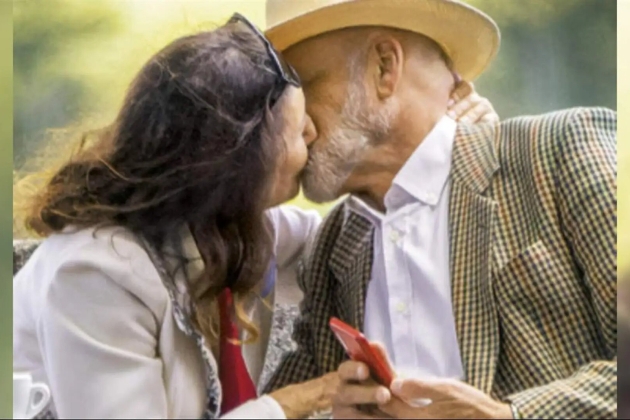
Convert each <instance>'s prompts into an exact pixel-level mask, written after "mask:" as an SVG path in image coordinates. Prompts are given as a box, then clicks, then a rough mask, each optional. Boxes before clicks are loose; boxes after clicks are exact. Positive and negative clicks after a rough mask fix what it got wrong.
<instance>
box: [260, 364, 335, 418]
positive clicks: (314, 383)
mask: <svg viewBox="0 0 630 420" xmlns="http://www.w3.org/2000/svg"><path fill="white" fill-rule="evenodd" d="M338 385H339V378H338V375H337V372H331V373H328V374H326V375H324V376H321V377H319V378H316V379H313V380H310V381H307V382H303V383H301V384H295V385H288V386H285V387H284V388H280V389H278V390H277V391H274V392H272V393H271V394H269V396H270V397H272V398H273V399H275V400H276V401H277V402H278V404H280V406H281V407H282V409H283V410H284V414H285V415H286V417H287V418H288V419H296V418H305V417H308V416H310V415H311V414H313V413H316V412H319V411H325V410H330V409H331V408H332V398H333V396H334V395H335V392H336V390H337V386H338Z"/></svg>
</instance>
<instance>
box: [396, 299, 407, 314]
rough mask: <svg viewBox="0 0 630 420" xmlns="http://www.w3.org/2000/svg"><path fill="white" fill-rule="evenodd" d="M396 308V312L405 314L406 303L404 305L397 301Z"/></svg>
mask: <svg viewBox="0 0 630 420" xmlns="http://www.w3.org/2000/svg"><path fill="white" fill-rule="evenodd" d="M396 310H397V311H398V312H400V313H401V314H406V313H407V305H405V303H404V302H398V303H397V304H396Z"/></svg>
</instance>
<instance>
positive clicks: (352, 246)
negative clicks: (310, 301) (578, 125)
mask: <svg viewBox="0 0 630 420" xmlns="http://www.w3.org/2000/svg"><path fill="white" fill-rule="evenodd" d="M344 210H345V218H346V220H345V223H344V224H343V226H342V231H341V232H340V234H339V236H338V237H337V240H336V242H335V244H334V246H333V249H332V252H331V255H330V260H329V267H330V269H331V271H332V272H333V275H334V276H335V279H336V280H337V282H338V293H337V294H336V299H337V302H336V304H337V305H336V306H337V308H338V311H339V316H340V318H341V319H342V320H343V321H345V322H347V323H349V324H350V325H353V326H354V327H355V328H357V329H358V330H359V331H362V330H363V315H364V307H365V295H366V291H367V286H368V283H369V282H370V278H371V275H372V253H373V249H372V239H373V234H374V228H373V227H372V224H371V223H370V221H369V220H367V219H365V218H364V217H362V216H359V215H358V214H356V213H354V212H352V211H351V210H350V209H349V208H348V206H346V207H345V209H344Z"/></svg>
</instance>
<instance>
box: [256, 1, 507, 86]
mask: <svg viewBox="0 0 630 420" xmlns="http://www.w3.org/2000/svg"><path fill="white" fill-rule="evenodd" d="M353 26H386V27H391V28H397V29H404V30H408V31H412V32H416V33H419V34H422V35H425V36H427V37H429V38H431V39H433V40H434V41H435V42H437V43H438V44H439V45H440V46H441V47H442V48H443V49H444V51H445V52H446V54H448V56H449V57H450V58H451V60H452V61H453V64H454V65H455V70H456V71H457V72H458V73H459V74H460V75H461V77H462V78H463V79H464V80H468V81H473V80H474V79H475V78H476V77H477V76H479V75H480V74H481V73H482V72H483V71H484V70H485V69H486V68H487V67H488V65H489V64H490V62H491V61H492V59H493V58H494V56H495V55H496V53H497V51H498V49H499V44H500V40H501V36H500V32H499V29H498V27H497V25H496V23H495V22H494V21H493V20H492V19H491V18H490V17H488V16H487V15H486V14H484V13H483V12H481V11H480V10H477V9H475V8H473V7H472V6H469V5H467V4H465V3H463V2H461V1H459V0H267V31H266V33H265V35H266V36H267V37H268V38H269V39H270V40H271V42H272V43H273V44H274V46H275V47H276V48H277V49H278V50H279V51H283V50H286V49H287V48H289V47H290V46H292V45H295V44H297V43H298V42H300V41H304V40H305V39H308V38H311V37H314V36H317V35H321V34H323V33H326V32H330V31H334V30H337V29H342V28H348V27H353Z"/></svg>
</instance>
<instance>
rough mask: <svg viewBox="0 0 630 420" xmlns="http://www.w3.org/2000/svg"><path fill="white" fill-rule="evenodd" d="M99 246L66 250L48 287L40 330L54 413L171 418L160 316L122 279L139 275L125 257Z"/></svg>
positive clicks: (104, 417)
mask: <svg viewBox="0 0 630 420" xmlns="http://www.w3.org/2000/svg"><path fill="white" fill-rule="evenodd" d="M99 251H100V250H99V249H94V248H90V247H87V248H84V249H81V250H78V251H77V252H76V253H75V254H74V255H72V256H69V257H63V258H64V259H65V261H63V262H62V263H61V264H60V266H59V268H58V269H57V270H56V271H55V274H54V278H53V280H52V282H51V284H50V286H49V287H48V288H47V290H45V291H43V292H44V293H45V298H44V300H43V301H42V306H43V307H42V308H41V312H40V316H39V319H38V320H37V334H38V336H39V338H40V344H41V347H42V353H43V357H44V364H45V369H46V373H47V375H48V380H49V384H50V388H51V394H52V395H53V396H54V403H55V408H56V411H57V415H58V417H59V418H103V419H116V418H155V419H158V418H162V419H164V418H168V403H167V397H166V390H165V386H164V379H163V375H164V368H163V363H162V360H161V358H160V356H159V354H158V353H157V348H158V346H157V337H158V332H159V325H160V321H159V319H160V317H161V316H162V315H161V314H158V313H156V311H155V310H154V309H155V308H151V307H150V306H151V305H150V304H147V302H146V301H144V300H143V298H142V297H141V296H142V294H141V295H136V294H134V293H133V292H131V291H130V289H129V288H127V287H125V286H124V285H125V284H126V283H133V282H134V280H133V279H132V278H131V276H132V273H131V272H130V270H129V269H128V265H126V264H124V262H125V261H126V260H125V259H123V258H118V259H116V258H114V257H112V256H109V255H107V254H106V253H104V252H99ZM134 255H136V254H134ZM147 263H149V264H150V262H149V261H148V259H147ZM155 275H157V274H155ZM148 287H150V285H149V286H148ZM158 312H160V310H158Z"/></svg>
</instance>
